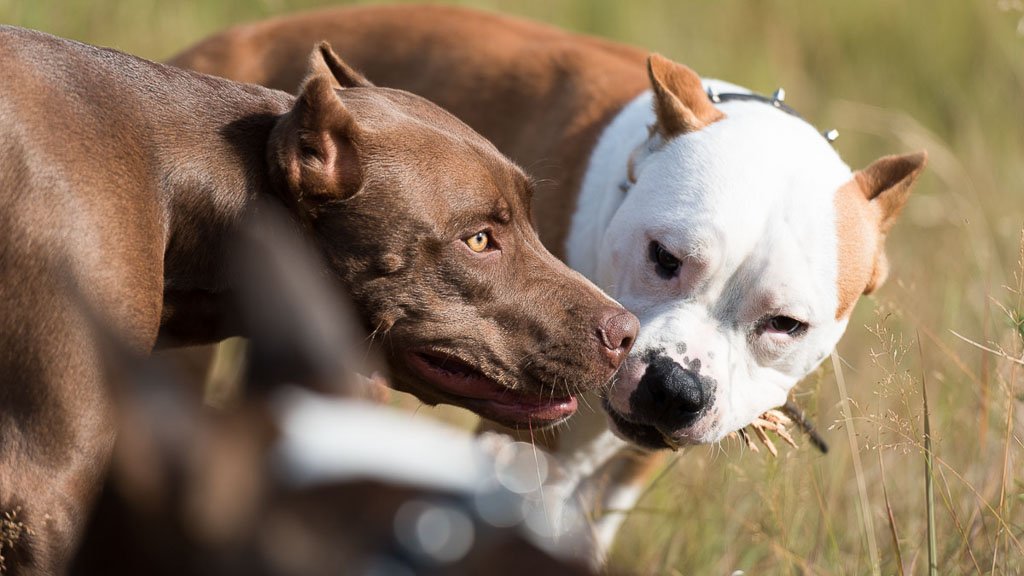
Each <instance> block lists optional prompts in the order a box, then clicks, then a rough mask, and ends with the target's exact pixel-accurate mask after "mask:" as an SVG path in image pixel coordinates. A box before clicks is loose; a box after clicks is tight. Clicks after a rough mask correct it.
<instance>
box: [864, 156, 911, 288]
mask: <svg viewBox="0 0 1024 576" xmlns="http://www.w3.org/2000/svg"><path fill="white" fill-rule="evenodd" d="M927 163H928V153H927V152H925V151H924V150H922V151H920V152H914V153H912V154H904V155H902V156H895V155H894V156H884V157H882V158H879V159H878V160H875V161H874V162H872V163H871V165H870V166H868V167H867V168H864V169H863V170H860V171H858V172H857V173H856V174H854V178H855V180H856V182H857V186H858V187H859V188H860V190H861V192H862V193H863V194H864V197H865V198H867V200H868V205H869V206H870V207H871V208H872V209H873V210H874V211H875V214H876V215H877V217H878V229H879V230H878V234H879V238H880V240H879V249H878V252H877V254H876V256H875V263H874V269H873V270H872V272H871V279H870V280H869V281H868V284H867V287H866V288H865V289H864V293H865V294H870V293H872V292H874V291H875V290H876V289H877V288H878V287H879V286H881V285H882V283H883V282H885V279H886V277H887V276H888V275H889V261H888V259H887V258H886V256H885V251H884V250H883V249H882V244H883V243H884V242H885V237H886V235H887V234H888V233H889V230H891V229H892V226H893V224H895V223H896V217H897V216H899V214H900V212H901V211H902V210H903V206H904V205H906V203H907V198H909V197H910V189H911V187H912V186H913V185H914V182H915V181H916V180H917V177H918V175H920V174H921V170H924V167H925V165H926V164H927Z"/></svg>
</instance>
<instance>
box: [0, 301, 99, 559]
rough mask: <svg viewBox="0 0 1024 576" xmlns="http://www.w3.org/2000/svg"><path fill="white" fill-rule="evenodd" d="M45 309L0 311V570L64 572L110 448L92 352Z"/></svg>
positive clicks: (65, 321) (79, 334)
mask: <svg viewBox="0 0 1024 576" xmlns="http://www.w3.org/2000/svg"><path fill="white" fill-rule="evenodd" d="M53 308H55V309H50V310H38V309H36V310H34V311H32V316H33V317H32V318H26V317H25V316H28V315H29V313H28V311H27V309H23V308H22V309H19V308H18V307H14V306H11V307H5V308H4V309H3V310H2V311H0V327H3V328H12V329H11V330H7V329H2V330H0V520H2V521H3V523H4V526H3V527H4V530H3V531H2V532H0V556H2V557H3V569H0V574H2V575H3V576H14V575H17V576H24V575H42V574H45V575H54V574H63V573H64V571H65V570H66V567H67V564H68V562H69V561H70V558H71V555H72V554H73V553H74V550H75V548H76V546H77V543H78V540H79V537H80V534H81V530H82V526H83V523H84V521H85V520H86V518H87V516H88V514H89V508H90V505H91V502H92V501H93V500H94V499H95V496H96V493H97V490H98V488H99V486H100V483H101V481H102V478H103V475H104V474H105V472H106V469H107V465H108V461H109V458H110V454H111V451H112V448H113V442H114V437H115V425H114V423H113V418H112V417H111V406H110V402H109V398H108V394H107V390H106V388H105V386H104V384H103V380H102V377H101V370H100V367H99V359H98V355H97V354H95V353H94V352H95V349H94V348H93V347H91V345H90V341H91V340H90V339H89V338H88V337H86V336H85V331H84V330H77V329H76V326H75V323H74V322H73V321H71V320H69V318H70V317H72V315H71V314H65V313H64V312H66V310H60V309H59V307H53ZM19 315H20V316H21V317H20V318H18V316H19ZM15 327H17V328H15ZM79 327H80V326H79Z"/></svg>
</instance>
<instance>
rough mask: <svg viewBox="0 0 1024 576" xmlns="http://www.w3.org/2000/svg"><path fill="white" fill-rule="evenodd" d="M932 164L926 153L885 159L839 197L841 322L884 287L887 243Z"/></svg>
mask: <svg viewBox="0 0 1024 576" xmlns="http://www.w3.org/2000/svg"><path fill="white" fill-rule="evenodd" d="M927 162H928V155H927V154H926V153H924V152H917V153H913V154H906V155H903V156H886V157H884V158H880V159H878V160H876V161H875V162H874V163H872V164H871V165H870V166H868V167H867V168H865V169H863V170H861V171H859V172H857V173H856V174H854V178H853V180H851V181H850V182H848V183H847V184H846V185H845V186H843V187H842V188H840V189H839V192H838V193H837V194H836V200H835V206H836V234H837V237H838V241H839V244H838V246H839V268H838V269H839V277H838V281H837V285H838V286H837V287H838V293H839V305H838V306H837V307H836V318H842V317H844V316H848V315H849V314H850V312H851V311H853V305H854V304H856V303H857V299H858V298H860V295H861V294H870V293H871V292H873V291H874V290H875V289H877V288H878V287H879V286H880V285H881V284H882V282H884V281H885V277H886V275H887V274H888V270H889V265H888V260H887V259H886V257H885V251H884V245H885V238H886V236H887V235H888V233H889V230H890V229H891V228H892V225H893V224H894V223H895V221H896V217H897V216H899V213H900V211H902V210H903V206H904V204H906V202H907V198H908V197H909V195H910V188H911V186H912V185H913V183H914V181H915V180H916V179H917V177H918V175H920V173H921V170H923V169H924V167H925V164H927Z"/></svg>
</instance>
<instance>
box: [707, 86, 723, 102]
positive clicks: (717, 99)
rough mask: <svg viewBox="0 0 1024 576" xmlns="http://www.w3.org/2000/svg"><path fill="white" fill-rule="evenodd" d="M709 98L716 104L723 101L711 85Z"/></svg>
mask: <svg viewBox="0 0 1024 576" xmlns="http://www.w3.org/2000/svg"><path fill="white" fill-rule="evenodd" d="M708 99H709V100H711V101H712V102H714V103H715V104H718V103H719V102H721V101H722V99H721V98H720V97H719V96H718V92H717V91H716V90H715V89H714V88H712V87H711V86H708Z"/></svg>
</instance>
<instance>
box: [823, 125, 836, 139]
mask: <svg viewBox="0 0 1024 576" xmlns="http://www.w3.org/2000/svg"><path fill="white" fill-rule="evenodd" d="M824 136H825V140H828V141H829V142H835V141H836V140H837V139H838V138H839V130H836V129H835V128H833V129H831V130H828V131H827V132H825V134H824Z"/></svg>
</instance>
